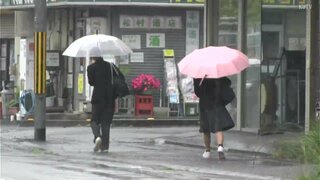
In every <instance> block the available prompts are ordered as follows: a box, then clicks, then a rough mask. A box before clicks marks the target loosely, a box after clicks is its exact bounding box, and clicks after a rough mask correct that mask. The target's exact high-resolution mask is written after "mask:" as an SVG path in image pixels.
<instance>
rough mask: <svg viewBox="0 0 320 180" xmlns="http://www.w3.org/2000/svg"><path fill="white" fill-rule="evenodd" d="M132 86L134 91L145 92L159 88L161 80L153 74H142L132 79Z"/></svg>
mask: <svg viewBox="0 0 320 180" xmlns="http://www.w3.org/2000/svg"><path fill="white" fill-rule="evenodd" d="M131 86H132V88H133V90H134V91H140V92H144V91H147V90H148V89H158V88H159V87H160V81H159V79H157V78H155V77H154V76H153V75H152V74H140V75H138V76H137V77H135V78H133V79H132V81H131Z"/></svg>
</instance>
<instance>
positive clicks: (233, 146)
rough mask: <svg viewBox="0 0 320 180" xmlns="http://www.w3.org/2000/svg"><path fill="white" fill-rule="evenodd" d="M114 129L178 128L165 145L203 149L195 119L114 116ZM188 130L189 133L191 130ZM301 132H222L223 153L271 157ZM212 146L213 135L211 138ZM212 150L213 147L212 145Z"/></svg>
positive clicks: (66, 123) (65, 120) (82, 119)
mask: <svg viewBox="0 0 320 180" xmlns="http://www.w3.org/2000/svg"><path fill="white" fill-rule="evenodd" d="M87 118H89V116H88V115H86V114H67V113H64V114H48V115H47V117H46V126H48V127H49V126H58V127H71V126H88V125H89V120H88V119H87ZM1 124H12V125H15V124H19V125H20V126H33V124H34V122H33V121H30V120H29V121H20V122H8V121H2V120H1ZM113 126H114V127H119V126H123V127H132V126H134V127H177V128H179V127H181V129H184V128H185V129H186V131H187V132H181V131H179V134H176V135H171V136H165V134H164V139H163V140H164V141H165V143H168V144H175V145H181V146H188V147H197V148H203V140H202V134H200V133H199V132H198V129H199V128H198V119H197V118H196V117H191V118H186V117H181V118H171V119H169V118H167V119H152V120H148V119H147V118H132V117H125V116H117V115H115V117H114V121H113ZM190 129H191V130H190ZM302 135H303V133H293V132H284V133H281V134H270V135H263V136H261V135H258V134H257V133H249V132H241V131H236V130H230V131H226V132H225V143H224V146H225V148H226V150H229V151H242V152H250V153H265V154H272V153H273V152H274V150H275V149H276V145H277V144H279V143H281V142H283V141H295V140H297V139H298V138H299V137H301V136H302ZM212 144H214V136H213V137H212ZM213 148H214V146H213Z"/></svg>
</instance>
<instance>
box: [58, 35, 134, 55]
mask: <svg viewBox="0 0 320 180" xmlns="http://www.w3.org/2000/svg"><path fill="white" fill-rule="evenodd" d="M130 53H132V50H131V49H130V48H129V47H128V46H127V45H126V44H125V43H124V42H123V41H121V40H120V39H118V38H117V37H114V36H109V35H104V34H93V35H87V36H84V37H81V38H79V39H77V40H75V41H74V42H72V43H71V44H70V45H69V47H68V48H67V49H66V50H65V51H64V52H63V55H64V56H70V57H100V56H105V55H114V56H122V55H127V54H130Z"/></svg>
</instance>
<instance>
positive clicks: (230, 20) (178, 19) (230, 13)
mask: <svg viewBox="0 0 320 180" xmlns="http://www.w3.org/2000/svg"><path fill="white" fill-rule="evenodd" d="M204 2H205V1H203V0H192V1H191V0H190V1H189V0H185V1H183V0H181V1H180V0H171V1H169V0H158V1H156V0H154V1H149V2H145V1H139V0H137V1H134V2H133V1H121V2H120V1H108V0H101V1H91V0H87V1H63V0H48V1H47V6H48V28H47V35H48V37H47V50H48V51H47V53H49V54H50V57H51V58H49V59H47V62H49V64H50V66H48V67H47V70H48V77H49V78H48V84H50V83H51V85H52V86H48V87H50V88H49V90H50V92H48V96H49V97H51V96H54V97H55V101H53V104H52V105H53V106H57V107H63V109H68V110H69V111H83V110H84V106H85V104H86V101H88V100H89V99H90V91H91V89H90V87H89V86H88V84H87V82H86V66H87V65H88V62H89V61H88V60H87V59H74V58H68V57H64V56H61V54H62V52H63V51H64V50H65V49H66V47H67V46H68V45H69V44H70V43H71V42H72V41H74V40H75V39H77V38H80V37H82V36H84V35H87V34H94V33H96V32H99V33H103V34H109V35H113V36H116V37H118V38H120V39H122V40H123V41H125V42H126V43H127V44H128V45H129V46H130V47H131V48H132V49H133V52H134V53H133V54H132V55H131V56H128V57H120V58H116V59H114V58H112V57H106V58H110V60H112V61H115V62H116V64H117V65H118V66H119V67H120V69H121V70H123V72H124V73H125V75H126V78H127V81H128V83H129V84H130V81H131V79H132V78H134V77H135V76H137V75H139V74H140V73H152V74H154V75H155V76H156V77H157V78H159V79H160V81H161V84H162V88H161V90H159V91H154V92H153V96H154V98H155V101H154V106H155V107H158V106H168V97H167V94H166V85H165V84H166V75H165V69H164V68H165V67H164V66H165V65H164V60H165V56H164V50H167V49H169V50H171V49H172V50H173V52H174V60H175V62H176V63H178V62H179V61H180V60H181V59H182V58H183V57H184V56H185V55H186V54H187V53H189V52H190V51H192V50H193V49H196V48H201V47H204V46H205V39H206V33H205V29H206V26H208V24H206V23H204V22H206V18H207V17H206V16H205V14H206V12H205V8H204V6H205V3H204ZM243 2H246V3H245V4H246V6H245V7H244V8H243V7H242V8H241V3H243ZM312 2H314V3H315V1H312ZM312 2H311V1H310V2H309V1H301V0H299V1H298V0H292V1H266V0H245V1H238V0H227V1H219V7H218V10H219V15H218V16H219V17H218V35H217V36H218V45H226V46H229V47H232V48H238V47H239V44H240V43H241V42H243V41H241V40H240V39H241V38H243V37H242V36H241V34H240V33H239V29H241V28H243V26H245V30H246V31H245V33H246V37H245V39H246V41H245V48H244V49H245V51H246V54H247V55H248V57H249V60H250V64H251V66H250V67H249V68H248V69H246V71H244V72H243V73H242V74H241V75H235V76H232V77H231V79H232V82H233V88H234V89H235V90H236V91H237V96H238V98H237V100H236V101H235V102H232V103H231V104H230V105H229V106H228V109H229V110H230V112H231V114H232V116H233V118H234V120H235V121H236V124H237V126H236V129H238V130H243V131H250V132H251V131H252V132H260V133H270V132H271V133H272V132H278V131H283V130H295V131H300V130H304V128H305V127H306V126H307V125H308V123H309V120H307V121H306V118H307V117H308V116H307V114H308V112H310V111H311V112H314V110H310V109H314V108H315V104H316V100H314V101H313V102H311V103H310V101H308V97H309V96H312V97H313V98H314V99H316V96H317V98H319V90H318V89H319V88H316V87H319V85H318V84H317V85H315V86H314V84H316V83H315V82H317V81H316V80H315V79H314V80H313V81H312V82H311V80H310V78H308V76H307V73H308V62H313V64H314V65H316V66H315V67H317V69H316V70H315V72H317V73H318V75H317V77H318V76H319V59H318V57H317V58H315V55H312V56H311V55H310V54H311V53H310V51H309V50H310V49H317V47H318V43H316V44H314V43H313V44H312V45H311V46H310V45H309V41H308V39H309V38H308V37H310V36H311V37H313V38H314V37H316V34H317V33H315V32H313V31H310V29H312V27H314V26H315V25H314V24H312V23H308V17H309V16H308V13H311V12H313V13H314V12H317V14H319V8H318V6H315V5H314V3H312ZM33 7H34V6H33V1H21V2H20V1H13V0H11V1H9V0H8V1H2V4H1V13H0V14H1V18H2V19H5V20H3V21H1V22H6V24H8V25H7V27H10V28H11V30H5V29H3V27H4V26H2V24H1V32H8V33H9V34H10V32H11V35H6V36H7V37H9V39H10V40H6V39H7V37H5V36H3V35H2V33H1V43H2V42H4V41H6V42H7V41H10V43H11V44H10V45H9V48H7V49H6V52H9V54H12V55H10V56H9V58H8V57H7V56H6V65H5V66H4V65H2V66H3V67H2V66H1V67H2V68H1V70H2V71H1V73H2V74H1V81H8V82H9V81H10V80H13V81H15V83H16V85H17V86H19V87H20V88H21V89H25V88H27V89H28V88H32V87H33V84H32V83H26V82H30V81H29V79H28V78H31V79H32V78H33V77H32V76H33V75H32V68H33V57H32V52H33V50H32V44H33V18H34V17H33V13H34V8H33ZM10 18H11V20H10ZM317 18H318V19H319V16H317ZM2 19H1V20H2ZM12 19H14V21H13V20H12ZM243 19H245V21H244V22H245V24H241V22H240V20H243ZM9 22H11V24H12V22H14V23H13V25H10V23H9ZM306 22H307V23H306ZM310 22H311V21H310ZM312 22H318V21H312ZM215 26H217V24H215ZM12 28H13V30H12ZM12 32H14V33H12ZM2 44H5V43H2ZM1 47H2V46H1ZM2 49H3V48H2ZM8 49H11V50H10V51H8ZM1 52H4V50H2V51H1ZM312 52H313V51H312ZM7 54H8V53H7ZM57 54H58V56H57ZM2 57H3V56H2ZM54 57H58V58H54ZM8 59H9V60H8ZM2 64H4V63H2ZM16 64H17V65H16ZM16 66H18V67H19V68H20V69H19V71H18V72H19V73H18V72H17V71H16V72H14V71H12V72H11V71H10V69H12V68H11V67H15V68H17V67H16ZM4 67H5V68H4ZM3 74H4V75H3ZM178 76H179V75H178ZM10 77H11V78H10ZM179 78H180V76H179ZM310 83H312V87H313V88H314V89H316V90H314V92H313V95H312V94H309V93H308V87H309V85H310ZM61 102H62V103H61ZM47 103H48V102H47ZM309 114H310V113H309Z"/></svg>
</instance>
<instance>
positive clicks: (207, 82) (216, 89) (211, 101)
mask: <svg viewBox="0 0 320 180" xmlns="http://www.w3.org/2000/svg"><path fill="white" fill-rule="evenodd" d="M201 80H202V79H193V85H194V92H195V94H196V95H197V96H198V97H199V105H200V108H212V107H213V106H215V105H223V103H222V101H221V89H222V88H223V87H224V86H230V85H231V81H230V79H228V78H227V77H222V78H219V79H211V78H205V79H204V80H203V82H202V84H201V85H200V82H201Z"/></svg>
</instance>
